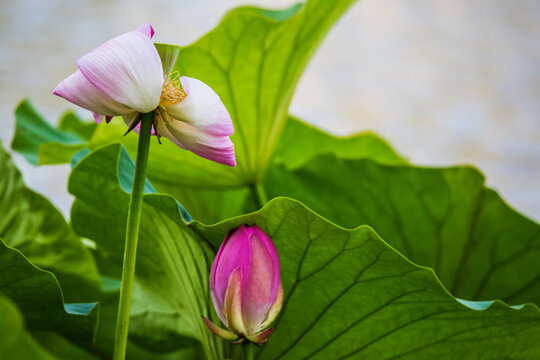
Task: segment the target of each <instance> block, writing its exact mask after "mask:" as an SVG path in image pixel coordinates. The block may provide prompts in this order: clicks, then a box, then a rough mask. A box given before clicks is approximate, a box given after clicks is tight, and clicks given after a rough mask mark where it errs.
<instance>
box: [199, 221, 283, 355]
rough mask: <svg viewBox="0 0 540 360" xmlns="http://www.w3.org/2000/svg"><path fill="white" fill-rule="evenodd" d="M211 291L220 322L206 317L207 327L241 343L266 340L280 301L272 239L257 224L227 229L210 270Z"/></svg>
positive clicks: (278, 279)
mask: <svg viewBox="0 0 540 360" xmlns="http://www.w3.org/2000/svg"><path fill="white" fill-rule="evenodd" d="M210 291H211V293H212V300H213V301H214V307H215V309H216V312H217V314H218V316H219V318H220V319H221V322H223V324H225V326H226V327H227V328H228V329H229V330H230V331H227V330H224V329H220V328H219V327H217V326H216V325H214V324H213V323H211V322H210V321H209V320H208V319H206V318H204V321H205V323H206V325H207V326H208V328H209V329H210V330H211V331H212V332H213V333H215V334H216V335H218V336H220V337H221V338H223V339H225V340H228V341H231V342H235V343H241V342H243V341H244V340H245V339H247V340H248V341H251V342H253V343H256V344H260V343H263V342H266V341H267V340H268V337H269V336H270V334H272V330H273V329H266V328H267V327H268V326H269V325H270V324H271V323H272V321H274V319H275V318H276V316H277V315H278V313H279V311H280V310H281V305H282V304H283V287H282V286H281V279H280V276H279V258H278V254H277V251H276V247H275V246H274V243H273V242H272V239H270V237H269V236H268V235H266V234H265V232H264V231H262V230H261V229H260V228H259V227H258V226H257V225H253V226H245V225H242V226H240V227H239V228H238V229H236V230H234V231H232V232H230V233H229V234H228V235H227V237H226V238H225V240H224V241H223V244H221V247H220V248H219V251H218V253H217V255H216V258H215V259H214V263H213V264H212V271H211V272H210Z"/></svg>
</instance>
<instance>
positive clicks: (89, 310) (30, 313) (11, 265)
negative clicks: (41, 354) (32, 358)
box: [0, 239, 98, 346]
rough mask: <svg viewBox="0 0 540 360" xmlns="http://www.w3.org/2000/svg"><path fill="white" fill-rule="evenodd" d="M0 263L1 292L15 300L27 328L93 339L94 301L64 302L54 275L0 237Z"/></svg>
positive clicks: (86, 340)
mask: <svg viewBox="0 0 540 360" xmlns="http://www.w3.org/2000/svg"><path fill="white" fill-rule="evenodd" d="M0 264H2V265H1V267H0V293H2V294H4V295H6V296H7V297H9V298H10V299H11V300H12V301H13V302H14V303H15V304H17V306H18V307H19V309H20V310H21V312H22V313H23V314H24V318H25V321H26V324H27V327H28V329H30V330H48V331H55V332H58V333H59V334H61V335H63V336H65V337H66V338H69V339H70V340H71V341H73V342H75V343H77V344H80V345H82V346H87V345H89V344H91V343H92V339H93V336H94V329H95V326H96V320H97V317H98V314H97V312H98V308H97V306H96V303H77V304H64V299H63V296H62V291H61V290H60V286H59V284H58V281H57V280H56V278H55V277H54V275H53V274H51V273H50V272H48V271H44V270H41V269H39V268H38V267H36V266H35V265H33V264H32V263H31V262H30V261H28V259H27V258H26V257H25V256H24V255H23V254H22V253H21V252H20V251H18V250H16V249H13V248H11V247H9V246H7V245H5V244H4V242H3V241H2V240H1V239H0ZM14 316H15V315H14Z"/></svg>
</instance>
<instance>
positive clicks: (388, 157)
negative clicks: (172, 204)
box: [152, 116, 406, 223]
mask: <svg viewBox="0 0 540 360" xmlns="http://www.w3.org/2000/svg"><path fill="white" fill-rule="evenodd" d="M320 154H336V155H339V156H342V157H345V158H355V159H360V158H368V159H375V160H377V161H379V162H381V163H386V164H404V163H406V161H405V160H404V159H403V158H401V157H400V156H399V155H397V154H396V152H395V151H394V149H392V147H391V146H390V145H388V143H386V142H385V141H384V140H383V139H381V138H380V137H378V136H377V135H374V134H372V133H369V132H367V133H360V134H356V135H352V136H347V137H336V136H332V135H330V134H327V133H324V132H323V131H321V130H319V129H317V128H315V127H313V126H312V125H309V124H307V123H305V122H302V121H300V120H299V119H296V118H294V117H292V116H289V120H288V121H287V125H286V126H285V129H284V131H283V134H282V136H281V139H280V141H279V143H278V146H277V149H276V152H275V154H274V157H273V163H280V164H284V165H285V166H286V167H287V168H296V167H299V166H301V165H302V164H303V163H305V162H306V161H308V160H309V159H311V158H313V157H316V156H317V155H320ZM152 183H153V184H154V185H155V186H156V188H157V189H158V190H159V191H160V192H164V193H168V194H171V195H172V196H174V197H175V198H176V199H177V200H178V201H180V202H181V203H182V205H184V206H185V207H186V208H187V209H189V212H190V214H191V215H192V216H193V218H195V219H197V220H199V221H202V222H205V223H215V222H218V221H220V220H223V219H228V218H231V217H233V216H237V215H240V214H245V213H248V212H251V211H255V210H256V206H255V203H254V201H253V199H252V195H251V193H250V191H249V189H248V187H243V188H239V189H227V190H225V189H206V188H199V187H188V186H183V185H178V184H172V183H170V182H160V181H159V180H157V179H152Z"/></svg>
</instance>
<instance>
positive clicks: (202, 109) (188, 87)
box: [164, 76, 234, 136]
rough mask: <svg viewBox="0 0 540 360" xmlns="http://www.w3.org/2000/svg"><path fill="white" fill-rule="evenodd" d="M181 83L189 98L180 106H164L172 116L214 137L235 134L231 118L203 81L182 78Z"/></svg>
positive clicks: (179, 104) (180, 103)
mask: <svg viewBox="0 0 540 360" xmlns="http://www.w3.org/2000/svg"><path fill="white" fill-rule="evenodd" d="M180 82H181V83H182V87H183V88H184V91H185V93H186V94H187V96H186V98H185V99H184V100H182V101H180V102H179V103H178V104H174V105H167V104H164V107H165V109H166V110H167V112H168V113H169V115H170V116H172V117H173V118H175V119H177V120H180V121H183V122H186V123H188V124H190V125H193V126H194V127H196V128H198V129H201V130H203V131H205V132H207V133H209V134H212V135H217V136H227V135H232V134H233V133H234V128H233V123H232V120H231V116H230V115H229V112H228V111H227V108H225V105H223V102H222V101H221V99H220V98H219V96H218V95H217V94H216V93H215V91H214V90H212V89H211V88H210V87H209V86H208V85H206V84H205V83H203V82H202V81H200V80H197V79H193V78H189V77H186V76H182V77H181V78H180Z"/></svg>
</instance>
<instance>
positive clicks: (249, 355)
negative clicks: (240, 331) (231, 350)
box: [242, 341, 253, 360]
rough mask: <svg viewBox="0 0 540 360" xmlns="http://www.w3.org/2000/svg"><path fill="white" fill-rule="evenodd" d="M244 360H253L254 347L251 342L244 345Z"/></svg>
mask: <svg viewBox="0 0 540 360" xmlns="http://www.w3.org/2000/svg"><path fill="white" fill-rule="evenodd" d="M242 353H243V360H253V346H252V345H251V343H250V342H249V341H245V342H244V343H242Z"/></svg>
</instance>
